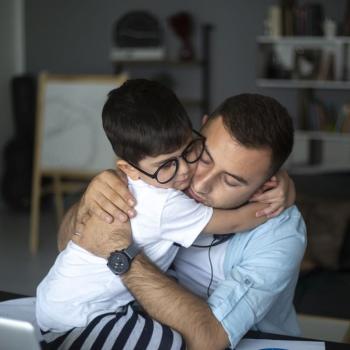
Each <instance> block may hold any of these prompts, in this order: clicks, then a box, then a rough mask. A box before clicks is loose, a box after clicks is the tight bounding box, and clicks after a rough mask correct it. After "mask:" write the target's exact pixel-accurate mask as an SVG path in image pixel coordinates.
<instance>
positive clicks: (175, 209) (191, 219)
mask: <svg viewBox="0 0 350 350" xmlns="http://www.w3.org/2000/svg"><path fill="white" fill-rule="evenodd" d="M212 215H213V208H211V207H207V206H205V205H203V204H201V203H197V202H196V201H195V200H193V199H192V198H190V197H188V196H186V195H185V194H184V193H183V192H181V191H172V192H171V193H170V194H169V196H168V198H167V201H166V203H165V205H164V208H163V211H162V216H161V225H160V228H161V238H162V239H165V240H168V241H171V242H175V243H178V244H180V245H181V246H183V247H185V248H187V247H189V246H190V245H191V244H192V243H193V242H194V241H195V239H196V238H197V237H198V235H199V234H200V233H201V232H202V231H203V229H204V228H205V226H207V224H208V222H209V221H210V219H211V217H212Z"/></svg>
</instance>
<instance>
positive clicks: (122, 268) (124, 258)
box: [107, 242, 141, 275]
mask: <svg viewBox="0 0 350 350" xmlns="http://www.w3.org/2000/svg"><path fill="white" fill-rule="evenodd" d="M140 250H141V248H140V247H139V246H138V245H137V244H136V243H135V242H132V243H131V244H130V245H129V247H127V248H126V249H123V250H116V251H114V252H112V253H111V255H110V256H109V258H108V259H107V266H108V267H109V269H110V270H111V271H112V272H113V273H114V274H116V275H122V274H123V273H125V272H127V271H128V270H129V268H130V265H131V262H132V260H133V259H134V258H135V256H136V255H137V254H138V253H139V252H140Z"/></svg>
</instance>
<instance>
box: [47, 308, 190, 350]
mask: <svg viewBox="0 0 350 350" xmlns="http://www.w3.org/2000/svg"><path fill="white" fill-rule="evenodd" d="M42 334H43V337H44V341H43V342H42V343H41V345H42V348H43V349H44V350H46V349H59V350H68V349H69V350H78V349H84V350H88V349H89V350H90V349H91V350H112V349H113V350H156V349H159V350H185V349H186V345H185V342H184V339H183V338H182V336H181V335H180V334H179V333H178V332H176V331H174V330H172V329H171V328H169V327H167V326H164V325H162V324H160V323H158V322H157V321H155V320H153V319H151V318H150V317H149V316H147V315H145V314H144V313H141V312H139V311H138V310H137V309H136V308H134V307H133V306H132V305H131V304H129V305H127V306H125V307H124V309H123V311H121V312H109V313H106V314H103V315H99V316H97V317H96V318H95V319H94V320H93V321H91V322H90V324H88V326H87V327H84V328H73V329H71V330H70V331H68V332H65V333H52V332H42Z"/></svg>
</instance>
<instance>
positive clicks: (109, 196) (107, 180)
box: [76, 170, 136, 232]
mask: <svg viewBox="0 0 350 350" xmlns="http://www.w3.org/2000/svg"><path fill="white" fill-rule="evenodd" d="M135 204H136V201H135V198H134V197H133V196H132V194H131V193H130V191H129V189H128V187H127V181H126V177H125V175H124V174H123V173H121V172H116V171H114V170H105V171H103V172H102V173H100V174H98V175H96V176H95V177H94V178H93V179H92V180H91V182H90V184H89V186H88V188H87V189H86V191H85V192H84V194H83V196H82V198H81V200H80V203H79V207H78V212H77V218H76V231H77V232H83V230H84V225H85V223H86V222H87V220H88V219H89V218H90V216H91V215H92V214H95V215H96V216H98V217H99V218H100V219H101V220H103V221H105V222H106V223H112V222H113V221H114V220H118V221H121V222H126V221H127V220H128V218H131V217H133V216H135V214H136V213H135V210H134V208H133V207H134V205H135Z"/></svg>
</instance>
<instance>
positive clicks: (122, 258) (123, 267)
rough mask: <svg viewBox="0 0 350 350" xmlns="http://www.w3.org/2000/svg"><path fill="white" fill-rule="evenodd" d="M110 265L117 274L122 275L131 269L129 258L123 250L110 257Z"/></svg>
mask: <svg viewBox="0 0 350 350" xmlns="http://www.w3.org/2000/svg"><path fill="white" fill-rule="evenodd" d="M107 265H108V267H109V268H110V269H111V270H112V272H113V273H115V274H116V275H121V274H123V273H125V272H126V271H128V269H129V265H130V263H129V258H128V257H127V256H126V255H125V253H123V252H115V253H113V254H112V255H111V256H110V257H109V259H108V264H107Z"/></svg>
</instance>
